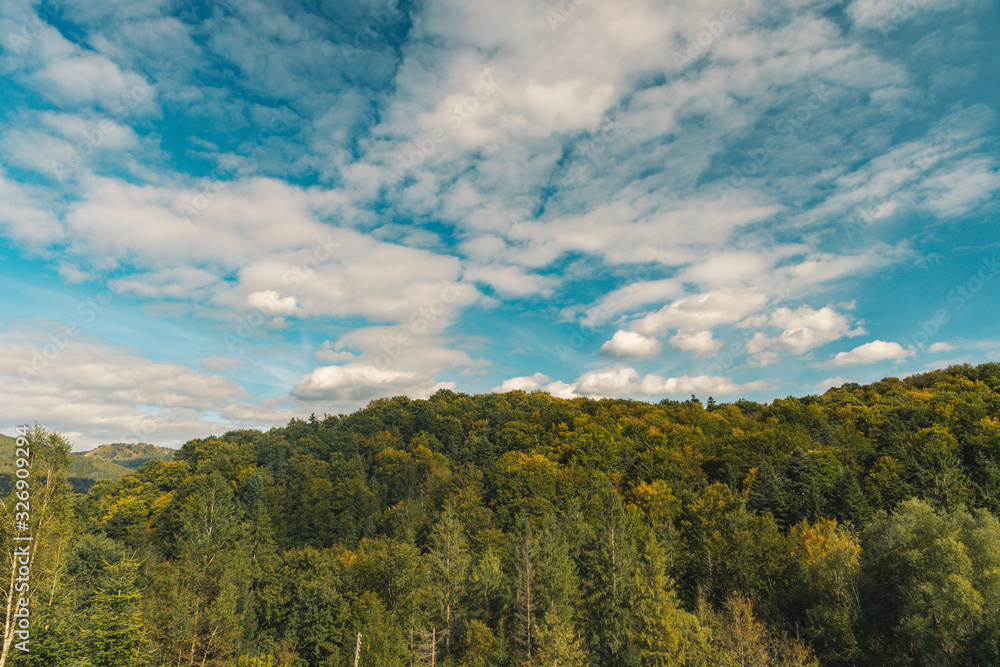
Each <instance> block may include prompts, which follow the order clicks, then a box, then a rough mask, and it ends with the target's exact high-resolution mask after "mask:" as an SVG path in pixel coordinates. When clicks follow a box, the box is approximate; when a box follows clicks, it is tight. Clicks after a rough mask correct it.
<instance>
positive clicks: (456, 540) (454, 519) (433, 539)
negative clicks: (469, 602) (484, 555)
mask: <svg viewBox="0 0 1000 667" xmlns="http://www.w3.org/2000/svg"><path fill="white" fill-rule="evenodd" d="M429 546H430V550H429V551H428V553H427V561H428V563H429V565H430V578H431V586H432V589H433V594H432V597H433V598H434V600H435V605H436V609H435V612H436V613H437V615H438V617H439V620H440V621H442V622H443V625H442V626H441V629H440V634H441V635H442V636H443V638H444V648H445V654H447V653H448V652H449V651H450V649H451V643H452V635H453V634H454V631H455V621H456V618H458V617H459V616H460V609H461V604H462V601H463V600H464V598H465V592H466V588H467V586H468V578H469V564H470V560H471V559H470V557H469V547H468V543H467V542H466V540H465V536H464V535H463V533H462V524H461V522H460V521H459V520H458V515H457V514H455V512H454V511H453V510H452V509H451V507H446V508H445V510H444V512H442V513H441V517H440V518H439V519H438V522H437V524H436V525H435V526H434V529H433V530H432V531H431V535H430V545H429Z"/></svg>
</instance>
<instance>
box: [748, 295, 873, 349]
mask: <svg viewBox="0 0 1000 667" xmlns="http://www.w3.org/2000/svg"><path fill="white" fill-rule="evenodd" d="M768 325H769V326H771V327H778V328H781V329H784V330H783V331H782V332H781V334H779V335H778V336H774V337H770V336H768V335H767V334H766V333H764V332H763V331H758V332H757V333H756V334H754V336H753V338H751V339H750V340H749V341H747V345H746V347H747V352H749V353H750V354H751V355H755V354H760V353H762V352H765V351H768V350H772V351H773V350H788V351H789V352H791V353H792V354H795V355H803V354H806V353H807V352H809V351H810V350H812V349H814V348H817V347H819V346H820V345H824V344H826V343H830V342H832V341H835V340H840V339H841V338H844V337H849V336H860V335H862V334H864V333H865V329H864V328H863V327H860V326H854V325H853V323H852V321H851V319H850V318H848V317H847V316H846V315H844V314H842V313H838V312H837V311H835V310H834V309H833V308H831V307H830V306H824V307H823V308H820V309H819V310H815V309H813V308H810V307H809V306H802V307H801V308H796V309H794V310H793V309H791V308H778V309H777V310H775V311H774V312H772V313H771V314H770V316H769V317H768Z"/></svg>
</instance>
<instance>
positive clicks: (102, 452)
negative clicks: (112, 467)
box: [77, 442, 176, 470]
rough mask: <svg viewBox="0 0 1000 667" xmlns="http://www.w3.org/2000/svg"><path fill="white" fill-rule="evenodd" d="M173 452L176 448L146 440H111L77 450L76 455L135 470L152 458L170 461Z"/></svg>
mask: <svg viewBox="0 0 1000 667" xmlns="http://www.w3.org/2000/svg"><path fill="white" fill-rule="evenodd" d="M175 452H176V450H173V449H170V448H169V447H160V446H158V445H151V444H149V443H146V442H112V443H109V444H107V445H101V446H100V447H97V448H96V449H91V450H90V451H87V452H77V455H79V456H82V457H85V458H88V459H104V460H107V461H113V462H115V463H117V464H118V465H120V466H124V467H126V468H129V469H131V470H137V469H139V468H141V467H142V465H143V464H144V463H147V462H148V461H152V460H154V459H159V460H160V461H172V460H173V458H174V454H175Z"/></svg>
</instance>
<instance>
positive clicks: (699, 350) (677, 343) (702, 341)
mask: <svg viewBox="0 0 1000 667" xmlns="http://www.w3.org/2000/svg"><path fill="white" fill-rule="evenodd" d="M670 347H672V348H674V349H675V350H681V351H684V352H694V353H695V354H696V355H698V356H699V357H710V356H712V355H713V354H715V353H716V352H718V351H719V350H720V349H722V341H720V340H715V339H714V338H713V337H712V332H711V331H681V332H680V333H678V334H677V335H675V336H674V337H673V338H671V339H670Z"/></svg>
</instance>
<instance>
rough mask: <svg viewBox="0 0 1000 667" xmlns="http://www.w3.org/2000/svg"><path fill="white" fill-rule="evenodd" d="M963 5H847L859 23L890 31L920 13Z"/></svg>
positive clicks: (889, 0) (938, 0) (859, 0)
mask: <svg viewBox="0 0 1000 667" xmlns="http://www.w3.org/2000/svg"><path fill="white" fill-rule="evenodd" d="M975 1H976V0H973V2H975ZM963 6H966V2H965V1H963V0H919V1H917V0H914V2H910V3H900V2H898V1H897V0H854V1H853V2H851V3H850V5H848V7H847V14H848V16H850V17H851V19H852V20H853V21H854V22H855V23H856V24H857V25H860V26H864V27H866V28H877V29H879V30H884V31H886V32H889V31H891V30H892V29H893V28H894V27H896V24H898V23H903V22H905V21H907V20H910V19H912V18H916V17H917V16H919V14H924V13H928V12H935V11H937V12H946V11H952V10H955V9H960V8H962V7H963Z"/></svg>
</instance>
